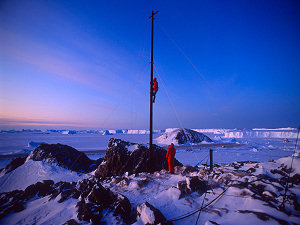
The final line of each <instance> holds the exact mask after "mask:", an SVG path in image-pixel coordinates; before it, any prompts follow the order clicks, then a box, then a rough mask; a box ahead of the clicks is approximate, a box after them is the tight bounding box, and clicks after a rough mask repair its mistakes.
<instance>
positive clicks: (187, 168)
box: [178, 165, 199, 176]
mask: <svg viewBox="0 0 300 225" xmlns="http://www.w3.org/2000/svg"><path fill="white" fill-rule="evenodd" d="M197 171H199V169H198V168H197V167H194V166H188V165H187V166H182V167H180V168H179V170H178V172H179V174H181V175H184V176H185V175H187V174H189V173H192V172H197Z"/></svg>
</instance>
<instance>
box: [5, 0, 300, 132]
mask: <svg viewBox="0 0 300 225" xmlns="http://www.w3.org/2000/svg"><path fill="white" fill-rule="evenodd" d="M152 10H159V11H160V12H159V13H158V14H157V15H156V20H155V34H154V35H155V42H154V44H155V45H154V63H155V76H157V77H158V81H159V87H160V89H159V92H158V94H157V101H156V103H155V105H154V128H155V129H164V128H167V127H187V128H222V127H223V128H235V127H236V128H252V127H283V126H284V127H286V126H293V127H296V126H298V125H299V118H300V117H299V115H300V92H299V85H300V76H299V74H300V44H299V43H300V29H299V27H300V14H299V10H300V3H299V1H289V0H288V1H246V0H245V1H33V0H26V1H25V0H19V1H16V0H3V1H1V3H0V41H1V45H0V48H1V49H0V76H1V77H0V105H1V108H0V126H1V127H2V128H5V129H7V128H30V127H32V128H67V127H70V128H78V129H81V128H111V129H117V128H124V129H146V128H148V124H149V119H148V117H149V103H148V101H149V81H150V76H149V73H150V64H149V59H150V29H151V27H150V26H151V23H150V21H149V20H148V19H147V18H148V16H150V15H151V11H152ZM157 73H158V74H159V75H157Z"/></svg>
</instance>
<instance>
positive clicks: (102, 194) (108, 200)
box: [88, 183, 115, 207]
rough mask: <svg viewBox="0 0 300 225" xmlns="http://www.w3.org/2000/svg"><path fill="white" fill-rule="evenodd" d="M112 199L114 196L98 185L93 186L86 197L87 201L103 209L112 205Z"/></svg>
mask: <svg viewBox="0 0 300 225" xmlns="http://www.w3.org/2000/svg"><path fill="white" fill-rule="evenodd" d="M114 199H115V196H114V194H113V193H112V192H111V191H110V190H109V189H106V188H104V187H103V186H102V185H101V184H100V183H99V184H95V186H94V187H93V189H92V191H91V192H90V194H89V195H88V200H89V201H91V202H94V203H97V204H98V205H102V206H104V207H108V206H109V205H110V204H112V203H113V201H114Z"/></svg>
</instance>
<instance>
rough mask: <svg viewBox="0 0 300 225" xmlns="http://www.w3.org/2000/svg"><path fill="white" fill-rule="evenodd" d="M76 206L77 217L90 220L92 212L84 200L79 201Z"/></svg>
mask: <svg viewBox="0 0 300 225" xmlns="http://www.w3.org/2000/svg"><path fill="white" fill-rule="evenodd" d="M76 207H77V208H78V214H77V218H78V219H79V220H84V221H90V219H91V218H92V216H93V213H92V211H91V210H90V208H89V206H88V204H87V203H86V202H85V200H81V201H79V202H78V203H77V205H76Z"/></svg>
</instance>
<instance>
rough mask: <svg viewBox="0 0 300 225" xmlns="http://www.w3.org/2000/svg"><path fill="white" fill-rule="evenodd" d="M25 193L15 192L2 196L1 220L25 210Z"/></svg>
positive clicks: (0, 199)
mask: <svg viewBox="0 0 300 225" xmlns="http://www.w3.org/2000/svg"><path fill="white" fill-rule="evenodd" d="M24 200H25V195H24V191H21V190H15V191H11V192H5V193H2V194H1V195H0V219H1V218H3V217H4V216H5V215H6V214H8V213H10V212H12V211H13V212H20V211H22V210H23V209H24V206H23V205H24Z"/></svg>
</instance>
